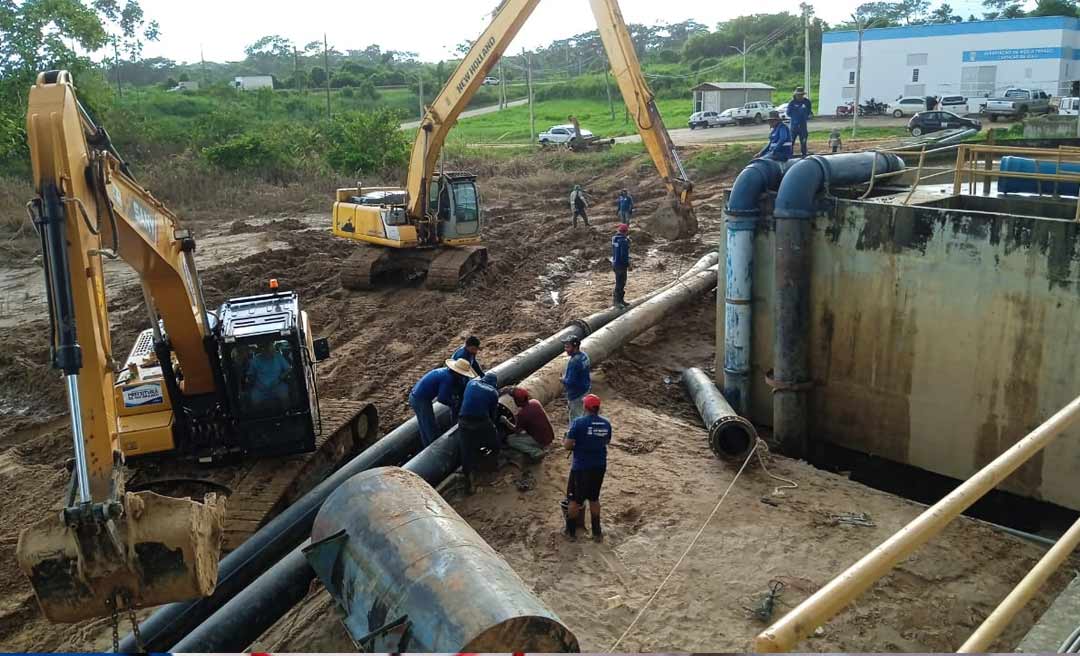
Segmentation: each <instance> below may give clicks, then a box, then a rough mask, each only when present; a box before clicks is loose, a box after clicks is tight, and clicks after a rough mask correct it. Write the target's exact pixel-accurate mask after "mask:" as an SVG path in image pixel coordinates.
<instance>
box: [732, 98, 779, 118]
mask: <svg viewBox="0 0 1080 656" xmlns="http://www.w3.org/2000/svg"><path fill="white" fill-rule="evenodd" d="M773 109H774V108H773V104H772V103H771V102H765V101H764V100H755V101H754V102H748V103H746V104H745V105H743V106H742V107H736V108H734V109H732V110H731V117H732V118H733V119H735V122H736V123H761V122H763V121H764V120H765V119H767V118H769V112H771V111H773Z"/></svg>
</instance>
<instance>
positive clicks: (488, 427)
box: [457, 373, 499, 494]
mask: <svg viewBox="0 0 1080 656" xmlns="http://www.w3.org/2000/svg"><path fill="white" fill-rule="evenodd" d="M498 385H499V379H498V378H497V377H496V375H495V374H493V373H487V374H484V377H483V378H481V379H473V380H470V381H469V382H468V383H467V384H466V385H465V394H464V397H463V398H462V401H461V417H460V418H459V419H458V422H457V426H458V452H459V453H460V454H461V473H462V474H464V475H465V494H472V493H473V478H472V473H473V470H474V469H475V468H476V461H477V459H478V456H479V453H480V449H488V450H490V451H498V450H499V437H498V434H497V433H496V432H495V422H496V421H498V418H499V390H498Z"/></svg>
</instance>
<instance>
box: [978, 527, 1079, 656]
mask: <svg viewBox="0 0 1080 656" xmlns="http://www.w3.org/2000/svg"><path fill="white" fill-rule="evenodd" d="M1078 544H1080V520H1077V521H1076V523H1074V524H1073V525H1072V527H1070V528H1069V530H1068V531H1066V532H1065V535H1063V536H1061V538H1060V539H1058V541H1057V543H1055V544H1054V546H1053V547H1051V548H1050V550H1049V551H1047V552H1046V554H1045V555H1043V557H1042V559H1041V560H1039V562H1038V563H1036V564H1035V567H1032V568H1031V571H1030V572H1028V573H1027V576H1025V577H1024V578H1023V579H1022V580H1021V581H1020V583H1018V584H1017V585H1016V587H1015V588H1013V590H1012V592H1010V593H1009V594H1008V596H1007V597H1005V599H1003V600H1002V602H1001V604H1000V605H999V606H998V607H997V608H995V609H994V612H992V613H990V615H989V617H987V618H986V619H985V620H983V623H982V624H980V625H979V628H977V629H975V632H974V633H972V634H971V637H970V638H968V639H967V641H966V642H965V643H964V644H963V645H962V646H961V647H960V649H958V650H957V653H961V654H970V653H973V652H983V651H987V648H988V647H990V643H992V642H994V640H996V639H997V637H998V636H1000V635H1001V633H1002V632H1003V631H1004V630H1005V629H1006V628H1008V626H1009V622H1011V621H1013V618H1015V617H1016V615H1017V613H1019V612H1020V611H1021V610H1023V608H1024V606H1025V605H1027V603H1028V602H1029V601H1031V598H1032V597H1034V596H1035V593H1036V592H1038V591H1039V588H1041V587H1042V585H1043V584H1044V583H1046V581H1047V579H1049V578H1050V577H1051V576H1052V575H1053V574H1054V572H1056V571H1058V568H1059V567H1061V564H1062V563H1063V562H1065V560H1066V559H1067V558H1068V557H1069V556H1070V555H1072V552H1073V551H1075V550H1076V546H1077V545H1078Z"/></svg>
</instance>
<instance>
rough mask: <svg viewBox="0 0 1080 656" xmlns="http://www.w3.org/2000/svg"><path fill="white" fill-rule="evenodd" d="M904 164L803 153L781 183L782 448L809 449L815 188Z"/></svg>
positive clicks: (778, 403)
mask: <svg viewBox="0 0 1080 656" xmlns="http://www.w3.org/2000/svg"><path fill="white" fill-rule="evenodd" d="M903 168H904V161H903V160H902V159H900V158H899V157H897V156H896V155H893V154H890V153H875V152H863V153H844V154H841V155H825V156H818V155H815V156H813V157H807V158H805V159H801V160H799V161H798V162H796V163H795V164H794V165H793V166H792V167H791V168H790V169H788V170H787V172H785V173H784V179H783V180H782V181H781V182H780V188H779V190H778V191H777V192H776V205H775V208H774V210H773V216H774V217H775V218H776V319H775V321H776V330H775V341H774V344H773V348H774V351H773V352H774V355H773V358H774V362H773V369H774V374H773V383H772V385H773V435H774V437H775V439H776V441H777V442H778V443H779V444H780V445H781V447H782V448H783V450H784V451H785V452H786V453H788V454H789V455H792V456H794V457H803V456H805V455H806V450H807V437H808V434H809V427H808V423H807V411H806V410H807V401H806V391H807V389H809V387H810V385H811V381H810V366H809V362H808V346H807V344H808V342H809V332H810V229H811V226H810V220H811V219H813V218H814V215H815V214H816V213H817V207H816V202H815V201H816V199H817V195H818V192H820V191H822V190H827V189H828V188H829V187H830V186H845V185H853V184H859V183H863V182H866V181H868V180H869V179H870V177H871V176H872V175H874V174H875V173H876V174H879V175H880V174H882V173H892V172H894V171H899V170H901V169H903Z"/></svg>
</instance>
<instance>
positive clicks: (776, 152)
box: [755, 109, 791, 162]
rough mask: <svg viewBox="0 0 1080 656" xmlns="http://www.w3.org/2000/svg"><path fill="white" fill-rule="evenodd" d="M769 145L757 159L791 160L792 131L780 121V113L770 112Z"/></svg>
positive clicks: (766, 145)
mask: <svg viewBox="0 0 1080 656" xmlns="http://www.w3.org/2000/svg"><path fill="white" fill-rule="evenodd" d="M769 127H770V128H771V129H772V132H770V133H769V143H767V144H765V147H764V148H762V149H761V151H760V152H758V154H757V155H756V156H755V157H764V158H767V159H773V160H776V161H778V162H786V161H788V160H789V159H791V129H790V128H788V126H787V124H786V123H784V122H783V121H782V120H781V119H780V112H778V111H776V110H775V109H774V110H772V111H770V112H769Z"/></svg>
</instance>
